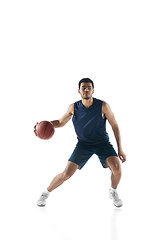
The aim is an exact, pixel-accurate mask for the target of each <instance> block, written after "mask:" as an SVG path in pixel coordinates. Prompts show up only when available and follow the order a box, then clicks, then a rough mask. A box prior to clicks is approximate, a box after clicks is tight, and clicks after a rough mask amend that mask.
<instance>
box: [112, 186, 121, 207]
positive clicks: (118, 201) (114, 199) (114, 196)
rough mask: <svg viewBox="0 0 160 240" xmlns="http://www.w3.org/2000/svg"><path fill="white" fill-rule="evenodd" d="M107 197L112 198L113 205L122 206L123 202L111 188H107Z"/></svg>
mask: <svg viewBox="0 0 160 240" xmlns="http://www.w3.org/2000/svg"><path fill="white" fill-rule="evenodd" d="M109 198H110V199H112V200H113V203H114V206H116V207H122V206H123V202H122V200H121V199H120V198H119V196H118V193H117V192H113V191H112V190H111V189H110V190H109Z"/></svg>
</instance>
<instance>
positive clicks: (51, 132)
mask: <svg viewBox="0 0 160 240" xmlns="http://www.w3.org/2000/svg"><path fill="white" fill-rule="evenodd" d="M53 131H54V129H52V132H53ZM52 132H51V133H50V134H49V135H48V136H47V137H45V138H44V139H47V138H49V136H50V135H51V134H52Z"/></svg>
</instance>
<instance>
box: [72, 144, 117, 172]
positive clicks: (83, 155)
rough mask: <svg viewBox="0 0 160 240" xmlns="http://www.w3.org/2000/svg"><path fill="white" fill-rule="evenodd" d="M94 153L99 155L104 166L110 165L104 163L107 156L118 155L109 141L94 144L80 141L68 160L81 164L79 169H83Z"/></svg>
mask: <svg viewBox="0 0 160 240" xmlns="http://www.w3.org/2000/svg"><path fill="white" fill-rule="evenodd" d="M93 154H96V155H97V156H98V158H99V160H100V162H101V164H102V166H103V167H104V168H107V167H108V166H106V164H104V162H105V160H106V158H108V157H110V156H116V157H118V155H117V153H116V151H115V150H114V148H113V146H112V145H111V143H110V142H108V141H105V142H103V143H100V144H94V145H93V144H88V143H85V142H82V141H78V143H77V145H76V147H75V149H74V151H73V153H72V155H71V156H70V158H69V160H68V161H70V162H73V163H76V164H77V165H78V166H79V169H82V168H83V166H84V165H85V164H86V163H87V161H88V160H89V158H90V157H91V156H92V155H93Z"/></svg>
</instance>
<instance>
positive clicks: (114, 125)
mask: <svg viewBox="0 0 160 240" xmlns="http://www.w3.org/2000/svg"><path fill="white" fill-rule="evenodd" d="M102 113H104V114H105V117H106V118H107V120H108V122H109V123H110V125H111V127H112V130H113V132H114V136H115V138H116V142H117V147H118V156H119V158H120V160H121V161H122V163H123V162H125V161H126V155H125V154H124V152H123V151H122V144H121V135H120V130H119V127H118V124H117V122H116V119H115V116H114V114H113V112H112V110H111V108H110V106H109V105H108V104H107V103H106V102H103V105H102Z"/></svg>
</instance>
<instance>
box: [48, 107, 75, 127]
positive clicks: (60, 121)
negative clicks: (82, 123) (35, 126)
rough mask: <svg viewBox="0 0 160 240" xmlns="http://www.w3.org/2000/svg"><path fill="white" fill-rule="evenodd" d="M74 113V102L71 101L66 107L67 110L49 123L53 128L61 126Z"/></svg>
mask: <svg viewBox="0 0 160 240" xmlns="http://www.w3.org/2000/svg"><path fill="white" fill-rule="evenodd" d="M73 114H74V103H72V104H71V105H70V106H69V107H68V109H67V112H66V113H65V114H64V115H63V117H61V119H59V120H54V121H51V123H52V124H53V125H54V127H55V128H59V127H63V126H64V125H65V124H66V123H67V122H68V121H69V120H70V119H71V118H72V116H73Z"/></svg>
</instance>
